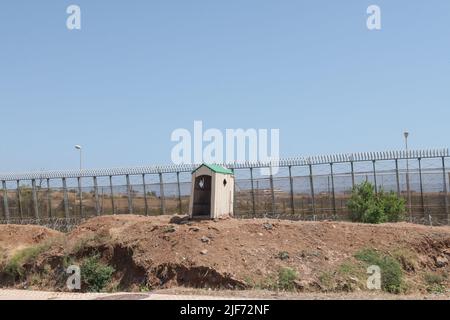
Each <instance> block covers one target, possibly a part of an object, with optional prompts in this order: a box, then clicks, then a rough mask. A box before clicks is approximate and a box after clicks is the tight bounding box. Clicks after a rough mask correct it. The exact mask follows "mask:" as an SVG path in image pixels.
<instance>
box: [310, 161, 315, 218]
mask: <svg viewBox="0 0 450 320" xmlns="http://www.w3.org/2000/svg"><path fill="white" fill-rule="evenodd" d="M309 186H310V187H311V204H312V211H313V215H314V216H315V215H316V199H315V194H314V179H313V172H312V164H310V165H309Z"/></svg>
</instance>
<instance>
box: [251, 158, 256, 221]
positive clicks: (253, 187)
mask: <svg viewBox="0 0 450 320" xmlns="http://www.w3.org/2000/svg"><path fill="white" fill-rule="evenodd" d="M250 184H251V186H252V211H253V216H256V202H255V186H254V181H253V167H250Z"/></svg>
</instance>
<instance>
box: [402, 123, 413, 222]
mask: <svg viewBox="0 0 450 320" xmlns="http://www.w3.org/2000/svg"><path fill="white" fill-rule="evenodd" d="M403 136H404V137H405V149H406V193H407V197H408V211H409V222H412V206H411V190H410V184H409V153H408V137H409V132H408V131H405V132H404V133H403Z"/></svg>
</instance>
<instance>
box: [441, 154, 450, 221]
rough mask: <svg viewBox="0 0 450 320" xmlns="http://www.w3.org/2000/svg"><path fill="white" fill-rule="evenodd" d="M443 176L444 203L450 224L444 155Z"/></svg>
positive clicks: (443, 159) (443, 158)
mask: <svg viewBox="0 0 450 320" xmlns="http://www.w3.org/2000/svg"><path fill="white" fill-rule="evenodd" d="M442 178H443V180H444V181H443V182H444V203H445V214H446V215H447V224H448V225H450V213H449V210H448V190H447V176H446V174H445V157H442Z"/></svg>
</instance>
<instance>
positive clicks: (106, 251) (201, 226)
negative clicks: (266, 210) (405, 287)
mask: <svg viewBox="0 0 450 320" xmlns="http://www.w3.org/2000/svg"><path fill="white" fill-rule="evenodd" d="M17 228H18V229H17V231H16V232H17V234H18V235H21V234H23V235H24V234H29V236H30V237H31V239H32V238H33V236H32V233H31V232H28V231H20V230H19V229H20V228H22V227H20V226H18V227H17ZM48 232H49V236H51V235H53V234H54V235H56V234H58V233H56V232H55V233H52V232H50V231H48ZM3 233H4V232H3V229H0V243H1V239H2V238H4V237H5V236H4V234H3ZM19 238H20V237H19ZM365 248H371V249H372V250H374V251H375V252H379V253H380V254H383V255H386V256H390V257H394V258H395V259H397V260H398V261H399V262H400V263H401V265H402V268H403V269H404V272H405V275H406V278H407V281H408V282H409V283H410V288H413V290H426V284H425V283H424V280H423V277H424V275H425V274H426V273H430V272H435V273H436V272H439V274H440V275H443V277H444V278H445V277H446V275H447V274H448V272H449V270H450V266H449V262H448V261H449V259H450V227H427V226H420V225H412V224H407V223H398V224H382V225H366V224H356V223H343V222H294V221H281V220H270V219H252V220H238V219H228V220H220V221H189V220H187V219H183V218H181V217H175V218H174V217H169V216H160V217H142V216H134V215H121V216H102V217H97V218H94V219H91V220H88V221H87V222H85V223H84V224H82V225H80V226H78V227H77V228H76V229H74V230H73V231H72V232H70V233H68V234H67V235H66V237H65V240H64V242H63V243H59V244H55V245H54V246H52V248H51V249H50V250H48V251H47V252H45V253H42V254H41V255H40V256H39V257H38V258H37V259H36V262H35V263H34V264H32V265H31V267H30V269H29V270H30V272H32V271H33V270H40V269H42V268H45V266H46V265H50V266H51V269H52V270H57V269H58V268H59V269H58V270H61V265H62V264H63V262H64V261H65V260H67V258H68V257H69V258H71V259H73V260H74V261H76V262H79V263H82V261H83V259H85V258H86V257H92V256H93V255H97V256H99V257H100V258H101V261H102V262H103V263H104V264H108V265H110V266H112V267H113V268H114V270H115V272H114V275H113V280H112V282H114V283H115V285H114V286H115V287H114V289H121V290H138V289H139V288H141V289H142V286H145V287H151V288H168V287H173V286H188V287H197V288H203V287H209V288H225V289H233V288H234V289H243V288H249V287H263V288H275V287H276V283H278V282H277V277H278V276H279V273H280V270H286V269H287V268H290V269H291V270H293V271H294V272H295V273H296V275H297V276H296V277H297V280H295V287H296V288H297V289H298V290H303V291H326V290H330V288H331V289H332V290H354V289H355V288H356V289H358V288H360V287H362V284H363V282H364V281H363V280H362V279H358V278H357V276H356V275H358V274H359V273H358V272H359V271H358V272H353V271H352V270H353V269H355V270H356V269H357V268H359V267H360V266H359V262H358V261H356V259H355V254H356V253H357V252H359V251H360V250H362V249H365ZM47 269H48V267H47ZM348 270H350V271H351V272H353V273H350V272H349V271H348ZM358 270H360V269H358ZM361 270H363V269H361ZM54 272H56V271H54ZM364 273H365V271H364V270H363V274H364ZM327 276H329V277H331V278H332V281H328V280H329V279H328V280H327ZM349 279H350V280H349ZM445 279H447V278H445ZM352 281H353V282H355V283H356V285H355V284H352V283H350V282H352ZM364 283H365V282H364ZM50 284H51V286H53V287H51V288H48V287H46V286H50ZM40 285H41V287H40V289H42V286H43V287H44V288H45V289H55V287H54V286H55V282H48V281H44V282H41V283H40ZM349 288H350V289H349ZM57 289H61V290H63V289H64V288H63V285H62V282H61V286H60V287H58V288H57Z"/></svg>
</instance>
